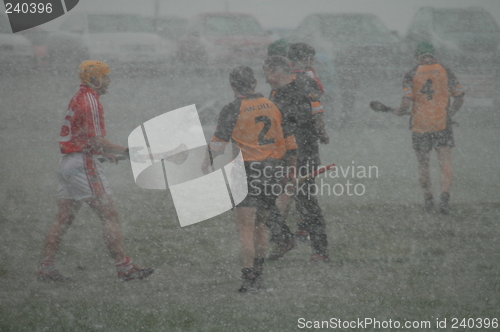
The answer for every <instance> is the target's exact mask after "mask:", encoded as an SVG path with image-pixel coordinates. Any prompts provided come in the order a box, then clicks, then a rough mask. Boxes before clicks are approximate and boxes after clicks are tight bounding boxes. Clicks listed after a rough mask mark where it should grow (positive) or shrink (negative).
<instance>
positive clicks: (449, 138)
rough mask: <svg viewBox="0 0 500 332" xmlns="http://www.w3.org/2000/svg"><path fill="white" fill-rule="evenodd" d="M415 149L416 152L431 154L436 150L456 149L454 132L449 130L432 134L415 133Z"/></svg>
mask: <svg viewBox="0 0 500 332" xmlns="http://www.w3.org/2000/svg"><path fill="white" fill-rule="evenodd" d="M412 143H413V149H414V150H416V151H422V152H429V151H431V150H432V149H434V148H441V147H450V148H452V147H454V146H455V140H454V139H453V131H452V129H451V128H447V129H444V130H440V131H435V132H432V133H422V134H421V133H413V135H412Z"/></svg>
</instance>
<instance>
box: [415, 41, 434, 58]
mask: <svg viewBox="0 0 500 332" xmlns="http://www.w3.org/2000/svg"><path fill="white" fill-rule="evenodd" d="M434 52H435V50H434V46H432V44H431V43H428V42H421V43H419V44H418V45H417V48H416V49H415V56H422V55H425V54H431V55H434Z"/></svg>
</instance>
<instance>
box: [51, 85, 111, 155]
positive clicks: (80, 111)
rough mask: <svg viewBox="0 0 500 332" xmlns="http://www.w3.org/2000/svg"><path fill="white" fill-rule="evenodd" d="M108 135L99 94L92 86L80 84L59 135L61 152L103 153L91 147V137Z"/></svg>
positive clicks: (70, 103)
mask: <svg viewBox="0 0 500 332" xmlns="http://www.w3.org/2000/svg"><path fill="white" fill-rule="evenodd" d="M94 136H106V128H105V125H104V111H103V108H102V105H101V103H100V102H99V95H98V94H97V93H96V92H95V91H94V90H92V89H91V88H89V87H87V86H85V85H80V90H78V92H77V93H76V94H75V95H74V96H73V98H72V99H71V101H70V102H69V106H68V113H67V114H66V117H65V118H64V124H63V126H62V128H61V133H60V136H59V147H60V148H61V153H63V154H66V153H73V152H90V153H95V154H101V153H100V152H98V151H95V150H92V149H91V148H90V142H89V138H91V137H94Z"/></svg>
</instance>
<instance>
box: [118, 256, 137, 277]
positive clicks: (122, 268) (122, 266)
mask: <svg viewBox="0 0 500 332" xmlns="http://www.w3.org/2000/svg"><path fill="white" fill-rule="evenodd" d="M115 267H116V271H118V272H121V273H127V272H128V271H130V269H132V267H133V265H132V261H131V260H130V257H125V259H123V260H116V261H115Z"/></svg>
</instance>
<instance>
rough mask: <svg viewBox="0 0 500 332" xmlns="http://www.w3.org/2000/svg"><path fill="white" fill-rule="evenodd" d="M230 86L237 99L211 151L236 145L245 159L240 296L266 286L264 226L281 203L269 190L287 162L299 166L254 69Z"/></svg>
mask: <svg viewBox="0 0 500 332" xmlns="http://www.w3.org/2000/svg"><path fill="white" fill-rule="evenodd" d="M229 81H230V84H231V88H232V89H233V91H234V93H235V96H236V99H235V100H234V101H233V102H231V103H229V104H227V105H226V106H224V108H223V109H222V111H221V113H220V116H219V123H218V125H217V129H216V130H215V133H214V136H213V138H212V141H211V143H210V151H211V153H212V156H213V157H215V156H217V155H219V154H221V153H222V152H223V151H224V149H225V147H226V145H227V144H228V142H230V141H232V142H234V143H235V144H236V145H237V146H238V148H240V150H241V152H242V155H243V160H244V164H245V171H246V174H247V182H248V195H247V196H246V198H245V199H244V200H243V201H242V202H241V203H239V204H238V205H237V206H236V209H235V216H236V225H237V227H238V235H239V239H240V243H241V266H242V270H241V271H242V279H243V284H242V286H241V287H240V289H239V292H242V293H244V292H248V291H254V290H257V289H259V288H261V287H262V271H263V268H264V266H263V264H264V254H265V248H266V244H267V236H266V232H267V229H266V226H265V224H264V222H265V220H266V219H267V216H268V214H269V210H270V209H271V208H272V207H273V206H275V201H276V195H275V194H274V192H273V191H272V190H266V188H269V187H270V186H273V185H278V181H279V179H278V175H277V174H280V173H281V174H283V173H284V172H283V170H281V171H280V170H279V168H280V167H283V166H285V163H286V164H287V165H288V167H295V160H296V149H297V144H296V143H295V138H294V135H293V134H292V132H291V130H289V129H288V125H287V124H286V123H284V122H285V121H286V119H284V118H283V116H282V114H281V112H280V110H279V109H278V107H276V105H275V104H274V103H272V102H271V101H270V100H269V99H267V98H264V96H263V95H262V94H260V93H256V92H255V87H256V85H257V80H256V79H255V77H254V74H253V71H252V69H251V68H249V67H244V66H241V67H236V68H235V69H234V70H233V71H232V72H231V74H230V76H229ZM209 164H210V157H209V154H207V157H206V158H205V162H204V164H203V166H202V169H203V171H204V173H207V172H208V166H209Z"/></svg>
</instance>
